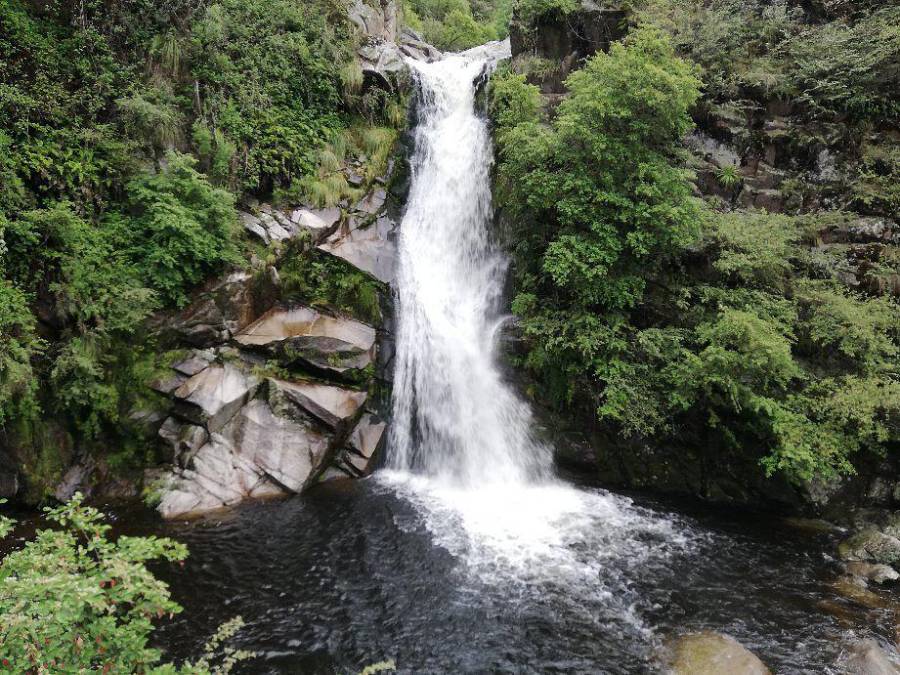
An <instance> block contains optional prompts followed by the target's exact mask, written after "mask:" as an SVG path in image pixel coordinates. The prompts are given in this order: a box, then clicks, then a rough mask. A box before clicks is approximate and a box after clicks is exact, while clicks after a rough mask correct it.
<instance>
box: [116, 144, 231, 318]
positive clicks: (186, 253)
mask: <svg viewBox="0 0 900 675" xmlns="http://www.w3.org/2000/svg"><path fill="white" fill-rule="evenodd" d="M196 164H197V161H196V160H195V159H194V158H192V157H190V156H188V155H181V154H177V153H174V152H172V153H169V154H168V155H167V156H166V163H165V166H164V168H163V169H162V170H160V171H159V172H156V173H148V174H145V175H143V176H140V177H138V178H136V179H134V180H133V181H132V182H131V183H129V185H128V198H129V206H130V213H129V215H128V216H126V217H122V218H117V219H115V220H113V223H114V227H115V230H116V234H117V237H118V238H119V239H120V240H121V242H122V243H121V245H122V247H123V249H124V250H125V251H126V254H127V255H128V257H129V259H130V260H131V261H132V262H133V264H134V265H135V268H136V269H138V270H140V271H141V274H142V276H143V278H144V281H145V283H146V284H147V285H148V286H149V287H151V288H153V289H155V290H156V291H157V292H158V293H159V294H160V296H161V297H162V298H163V300H164V301H165V302H167V303H169V304H176V305H177V304H184V303H185V302H186V301H187V293H188V291H189V290H190V289H191V288H192V287H194V286H195V285H197V284H198V283H200V282H201V281H202V280H203V279H205V278H206V277H208V276H210V275H212V274H214V273H216V272H218V271H219V270H221V269H222V267H223V265H225V264H227V263H235V262H237V261H238V255H237V248H236V245H235V239H236V233H237V211H236V210H235V208H234V196H233V195H232V194H231V193H230V192H228V191H227V190H223V189H221V188H215V187H213V186H212V185H210V184H209V182H208V181H207V180H206V177H205V176H204V175H203V174H201V173H198V172H197V170H196V168H195V167H196Z"/></svg>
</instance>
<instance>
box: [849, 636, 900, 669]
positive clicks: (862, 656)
mask: <svg viewBox="0 0 900 675" xmlns="http://www.w3.org/2000/svg"><path fill="white" fill-rule="evenodd" d="M838 665H839V666H840V672H842V673H847V675H900V658H898V655H897V653H896V652H889V651H888V650H886V649H884V648H882V646H881V645H879V644H878V642H876V641H875V640H871V639H870V640H863V641H861V642H858V643H857V644H855V645H853V646H852V647H851V648H850V650H849V651H848V652H847V654H845V655H844V656H843V657H842V658H841V660H840V662H839V664H838Z"/></svg>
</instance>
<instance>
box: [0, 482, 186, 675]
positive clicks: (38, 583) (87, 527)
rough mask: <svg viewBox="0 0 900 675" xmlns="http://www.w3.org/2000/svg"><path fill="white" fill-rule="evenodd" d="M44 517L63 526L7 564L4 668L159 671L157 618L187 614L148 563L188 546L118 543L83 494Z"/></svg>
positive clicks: (2, 609)
mask: <svg viewBox="0 0 900 675" xmlns="http://www.w3.org/2000/svg"><path fill="white" fill-rule="evenodd" d="M45 512H46V515H47V519H48V520H49V521H51V522H53V523H56V524H57V525H58V526H59V527H60V528H62V529H45V530H40V531H39V532H38V533H37V537H36V539H35V540H34V541H31V542H28V543H26V544H25V546H24V548H22V549H21V550H18V551H14V552H12V553H10V554H8V555H7V556H6V557H5V558H4V559H3V561H2V563H0V580H2V584H0V613H2V615H3V617H4V620H3V625H2V627H0V642H2V643H3V658H4V664H3V665H4V668H5V669H9V670H10V671H11V672H27V671H31V670H38V671H40V672H51V671H57V672H60V671H66V672H80V671H81V670H82V669H85V670H94V669H97V670H100V669H103V668H105V669H106V670H107V672H108V671H110V670H113V671H114V672H140V671H143V670H145V669H147V668H148V667H149V666H152V665H153V664H155V663H156V662H157V661H158V660H159V656H160V654H159V651H158V650H156V649H153V648H151V647H150V646H149V644H148V638H149V635H150V632H151V631H152V630H153V621H154V620H155V619H158V618H160V617H162V616H164V615H166V614H172V613H175V612H179V611H181V608H180V607H179V606H178V605H177V604H176V603H175V602H173V601H172V600H171V598H170V596H169V591H168V589H167V588H166V585H165V584H164V583H163V582H161V581H159V580H157V579H155V578H154V577H153V575H152V574H150V572H149V571H148V570H147V568H146V563H147V562H148V561H152V560H157V559H162V560H168V561H173V562H177V561H180V560H183V559H184V558H185V557H186V556H187V550H186V549H185V547H184V546H182V545H181V544H177V543H176V542H174V541H171V540H168V539H157V538H156V537H124V536H123V537H119V538H118V539H117V540H116V541H111V540H110V539H108V537H107V535H108V532H109V527H110V526H109V525H106V524H104V523H103V516H102V514H100V513H99V512H98V511H97V510H96V509H93V508H90V507H85V506H83V505H82V499H81V495H76V496H75V497H74V498H73V499H72V501H71V502H69V503H68V504H65V505H63V506H60V507H57V508H54V509H49V508H48V509H45Z"/></svg>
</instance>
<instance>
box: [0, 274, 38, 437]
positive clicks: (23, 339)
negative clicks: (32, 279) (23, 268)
mask: <svg viewBox="0 0 900 675" xmlns="http://www.w3.org/2000/svg"><path fill="white" fill-rule="evenodd" d="M41 346H42V343H41V341H40V340H39V339H38V337H37V335H36V334H35V321H34V316H33V315H32V314H31V311H30V310H29V309H28V299H27V297H26V296H25V294H24V293H22V292H21V291H20V290H19V289H17V288H16V287H15V286H13V285H12V284H11V283H9V282H8V281H3V280H0V425H2V424H3V423H4V422H6V420H7V419H8V418H14V417H16V416H17V415H21V414H23V413H26V414H27V413H28V412H30V410H29V409H30V408H31V407H33V406H34V394H35V385H36V382H35V380H34V375H33V372H32V366H31V360H32V358H33V357H34V356H36V354H37V352H38V351H39V350H40V348H41Z"/></svg>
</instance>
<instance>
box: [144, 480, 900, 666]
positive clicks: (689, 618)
mask: <svg viewBox="0 0 900 675" xmlns="http://www.w3.org/2000/svg"><path fill="white" fill-rule="evenodd" d="M586 489H588V488H586ZM396 490H397V488H396V487H392V486H387V485H385V484H383V482H381V481H379V480H371V479H370V480H367V481H363V482H357V483H334V484H327V485H323V486H319V487H317V488H315V489H313V490H311V491H310V492H309V493H307V494H306V495H304V496H301V497H297V498H294V499H291V500H288V501H283V502H274V503H264V504H253V505H247V506H244V507H242V508H239V509H237V510H235V511H234V512H232V513H229V514H225V515H222V516H219V517H214V518H208V519H206V520H203V521H198V522H194V523H190V524H167V525H162V524H157V525H156V527H155V528H154V529H156V531H157V532H159V533H161V534H167V535H169V536H173V537H175V538H177V539H179V540H180V541H183V542H185V543H186V544H188V546H189V548H190V550H191V557H190V558H189V560H188V562H187V564H186V566H185V567H184V568H183V569H178V570H177V571H173V570H171V569H167V570H161V571H162V573H163V575H164V576H165V577H167V578H168V580H169V581H170V582H171V583H172V586H173V589H174V594H175V597H176V599H177V600H178V601H179V602H181V603H182V604H183V605H184V606H185V612H184V613H183V614H182V615H180V617H177V618H176V620H175V621H173V622H172V623H170V624H168V625H166V626H165V627H163V628H162V630H161V631H160V632H159V633H158V636H159V642H160V644H161V646H163V647H164V648H165V649H166V650H167V651H168V652H169V654H170V656H172V657H187V656H192V655H193V656H196V655H197V654H198V652H199V650H200V648H201V646H202V644H203V642H204V641H205V638H206V637H207V636H208V635H209V634H211V633H212V632H213V631H214V630H215V627H216V626H217V625H219V624H220V623H222V622H223V621H225V620H227V619H229V618H231V617H233V616H235V615H241V616H243V618H244V619H245V620H246V621H247V624H248V625H247V627H246V628H245V629H244V630H243V631H242V632H241V634H240V635H239V638H238V643H239V645H240V646H241V647H246V648H250V649H253V650H255V651H257V652H258V653H259V657H258V658H257V659H256V660H255V661H254V662H252V664H250V665H245V666H243V667H242V668H241V669H240V670H241V672H249V673H353V672H358V671H359V670H360V669H361V668H362V667H363V666H365V665H367V664H370V663H374V662H378V661H382V660H384V659H394V660H395V661H396V664H397V667H398V669H399V671H400V672H408V673H431V672H434V673H438V672H439V673H448V672H515V673H531V672H534V673H538V672H540V673H553V672H567V673H569V672H578V673H602V672H608V673H641V672H653V671H656V670H659V668H660V665H659V661H658V655H659V653H660V651H661V650H664V649H665V645H666V643H667V642H668V640H670V639H671V637H672V636H674V635H677V634H679V633H682V632H686V631H692V630H699V629H711V630H716V631H722V632H726V633H729V634H731V635H732V636H734V637H736V638H737V639H739V640H740V641H741V642H742V643H744V644H745V645H746V646H747V647H749V648H750V649H752V650H753V651H754V652H756V653H757V654H758V655H759V656H761V657H762V658H763V660H764V661H766V663H767V665H769V666H770V667H771V668H772V669H773V670H774V671H775V672H780V673H801V672H808V673H821V672H838V670H836V669H833V668H832V666H833V664H834V663H835V661H836V659H837V658H838V656H839V655H840V653H841V651H842V649H845V648H846V647H847V645H848V644H849V642H852V640H853V639H854V638H855V637H865V636H868V635H873V634H875V635H881V636H883V637H890V632H891V630H892V625H893V623H892V615H891V614H890V613H889V612H888V611H886V610H864V609H863V608H861V607H854V606H853V605H851V604H850V603H848V602H846V601H844V600H841V599H840V598H839V597H838V596H836V595H835V594H834V593H833V592H832V591H831V590H830V589H829V586H828V584H829V582H830V581H832V580H833V579H834V578H835V574H836V571H837V567H836V565H835V564H834V563H833V562H832V561H829V559H827V557H826V556H825V555H823V551H824V550H827V549H830V548H831V547H830V546H829V542H828V535H821V534H818V535H817V534H810V533H807V532H803V531H801V530H797V529H792V528H789V527H786V526H781V525H779V524H773V522H772V521H771V519H769V518H762V517H760V518H756V517H752V516H747V515H739V514H735V515H724V516H723V515H721V514H715V515H714V514H713V513H712V512H711V511H709V510H701V509H699V508H694V509H689V510H688V511H689V512H688V513H685V511H684V507H681V511H682V513H681V514H680V515H677V514H674V513H672V512H670V510H669V508H667V507H666V506H665V505H662V504H653V503H645V504H643V505H638V504H635V505H629V504H628V501H626V500H624V499H623V498H620V497H613V496H608V495H606V493H603V492H602V491H596V495H597V496H598V498H599V499H603V500H607V499H610V500H616V501H617V503H618V504H619V507H621V508H624V509H626V510H627V512H628V513H636V514H637V517H640V518H642V519H644V520H645V521H646V522H652V523H657V522H658V523H663V524H664V525H665V527H661V528H655V526H654V527H646V528H643V530H642V531H639V532H637V534H635V533H634V531H633V530H634V529H635V528H634V526H633V523H631V524H630V525H628V524H626V525H628V526H629V527H631V528H632V532H631V533H630V534H629V533H626V532H618V533H617V530H616V528H615V527H613V528H611V529H610V530H609V531H608V532H606V534H604V535H603V536H604V537H608V538H607V539H605V540H604V539H602V538H601V539H596V538H594V539H592V536H593V535H590V534H586V535H585V536H584V537H583V538H582V540H581V541H579V537H575V538H574V539H567V540H566V542H565V546H566V547H567V549H573V550H574V551H575V555H574V558H572V559H578V560H584V561H592V564H591V565H588V566H586V567H585V568H584V569H578V570H576V572H577V575H578V578H577V579H576V578H575V576H573V570H572V569H571V565H569V564H568V563H564V564H562V565H561V566H560V567H559V569H553V568H552V564H553V563H554V561H558V560H562V559H561V558H558V559H547V560H546V561H545V562H546V563H548V564H546V565H543V566H541V568H540V569H537V567H536V568H535V569H534V570H529V569H528V568H527V567H525V568H523V567H521V566H517V564H516V563H517V560H514V559H511V558H512V557H514V556H512V557H511V556H509V555H508V554H507V553H504V554H503V555H500V556H497V557H494V558H490V559H487V561H485V558H484V556H481V557H478V556H475V557H474V558H473V554H474V553H477V551H476V549H478V548H479V546H480V544H479V543H478V542H477V541H469V542H468V543H466V544H464V545H463V547H462V548H460V547H457V546H455V545H454V544H453V542H452V541H451V542H450V543H449V544H447V543H443V544H442V545H440V544H439V545H436V544H435V540H436V539H437V540H438V541H441V535H440V533H439V532H438V531H437V529H436V525H435V521H434V519H433V518H431V517H430V515H429V513H430V512H429V511H428V510H426V509H423V508H422V507H421V504H418V505H415V506H414V505H413V503H415V500H412V501H410V499H409V498H407V497H400V496H398V494H397V492H396ZM401 492H402V490H401ZM592 494H594V493H592ZM611 518H612V519H615V518H616V516H615V515H614V514H613V516H611ZM440 522H442V521H440ZM129 529H130V528H129ZM601 529H602V528H601ZM636 529H638V530H641V528H640V527H638V528H636ZM674 532H681V533H684V534H685V537H684V539H679V542H678V544H677V545H672V544H671V542H667V539H669V538H670V537H671V533H674ZM619 535H621V537H622V539H617V538H616V537H617V536H619ZM623 540H624V541H625V543H624V544H623ZM628 542H630V543H628ZM445 546H447V548H445ZM579 547H580V548H581V549H582V550H578V549H579ZM448 548H449V549H450V550H447V549H448ZM451 551H452V552H451ZM657 553H659V554H658V555H657ZM473 560H475V562H473ZM528 560H529V559H526V561H528ZM566 560H568V558H566ZM593 563H596V564H593ZM548 567H550V568H549V569H548ZM532 572H533V573H532ZM823 602H824V603H826V604H829V603H830V605H829V608H828V611H826V610H825V609H823V607H822V603H823ZM829 611H830V612H831V613H829ZM834 614H839V615H841V616H834Z"/></svg>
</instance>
